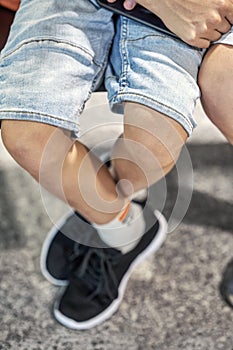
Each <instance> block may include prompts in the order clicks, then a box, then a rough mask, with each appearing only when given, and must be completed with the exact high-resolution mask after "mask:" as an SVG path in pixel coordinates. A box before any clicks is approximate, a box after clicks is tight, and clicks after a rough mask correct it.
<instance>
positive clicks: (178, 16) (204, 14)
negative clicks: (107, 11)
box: [108, 0, 233, 48]
mask: <svg viewBox="0 0 233 350" xmlns="http://www.w3.org/2000/svg"><path fill="white" fill-rule="evenodd" d="M108 1H109V2H110V3H113V2H115V1H116V0H108ZM136 3H138V4H140V5H142V6H144V7H146V8H147V9H148V10H150V11H151V12H153V13H155V14H156V15H157V16H159V17H160V18H161V19H162V20H163V22H164V23H165V25H166V26H167V27H168V28H169V29H170V30H171V31H172V32H174V33H175V34H176V35H177V36H178V37H180V38H181V39H182V40H183V41H184V42H186V43H187V44H189V45H193V46H196V47H199V48H207V47H209V46H210V43H211V42H212V41H216V40H218V39H219V38H220V37H221V36H222V34H223V33H227V32H228V31H229V30H230V27H231V24H232V23H233V0H204V1H203V0H185V1H184V0H136V1H134V0H125V2H124V6H125V8H126V9H128V10H131V9H133V8H134V6H135V5H136Z"/></svg>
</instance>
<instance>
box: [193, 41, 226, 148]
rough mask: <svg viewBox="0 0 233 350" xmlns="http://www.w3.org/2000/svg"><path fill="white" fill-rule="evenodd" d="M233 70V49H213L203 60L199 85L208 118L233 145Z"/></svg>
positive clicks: (220, 45) (224, 47)
mask: <svg viewBox="0 0 233 350" xmlns="http://www.w3.org/2000/svg"><path fill="white" fill-rule="evenodd" d="M232 67H233V47H232V46H230V45H222V44H217V45H213V46H212V47H211V48H210V49H209V50H208V52H207V53H206V55H205V57H204V59H203V62H202V65H201V68H200V72H199V77H198V84H199V86H200V88H201V92H202V95H201V101H202V105H203V108H204V110H205V112H206V114H207V116H208V117H209V118H210V120H211V121H212V122H213V123H214V124H215V125H216V126H217V128H218V129H219V130H220V131H221V132H222V133H223V135H224V136H225V137H226V139H227V140H228V141H229V143H230V144H232V145H233V101H232V91H233V69H232Z"/></svg>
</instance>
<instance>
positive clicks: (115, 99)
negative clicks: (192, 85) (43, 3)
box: [109, 91, 194, 134]
mask: <svg viewBox="0 0 233 350" xmlns="http://www.w3.org/2000/svg"><path fill="white" fill-rule="evenodd" d="M140 99H141V101H140V102H139V100H140ZM145 100H147V101H148V105H147V104H146V103H145ZM127 101H128V102H136V103H141V104H143V105H145V106H147V107H150V108H153V109H154V110H157V109H156V108H154V107H152V105H154V104H155V105H160V106H162V107H164V108H165V109H167V110H170V111H172V112H174V113H175V114H177V115H179V116H181V118H182V119H184V120H185V122H186V124H187V125H188V126H189V131H188V130H186V131H187V132H188V133H189V134H191V132H192V130H193V128H194V126H193V125H192V123H191V122H190V120H189V118H187V117H186V116H185V115H184V114H182V113H180V112H179V111H177V110H176V109H175V108H172V107H170V106H168V105H166V104H164V103H162V102H160V101H157V100H155V99H153V98H151V97H148V96H145V95H143V94H139V93H135V92H129V91H128V92H119V93H116V94H115V95H113V96H112V97H111V98H110V99H109V103H110V104H116V103H122V102H127ZM150 102H151V103H150ZM157 111H158V112H160V111H159V110H157ZM160 113H164V112H160ZM168 116H169V117H170V118H172V117H171V116H170V115H168ZM173 119H175V118H173ZM177 122H179V121H177Z"/></svg>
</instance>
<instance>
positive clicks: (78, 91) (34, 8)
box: [0, 0, 204, 136]
mask: <svg viewBox="0 0 233 350" xmlns="http://www.w3.org/2000/svg"><path fill="white" fill-rule="evenodd" d="M203 54H204V50H199V49H196V48H192V47H190V46H188V45H186V44H185V43H183V42H182V41H180V40H178V39H176V38H172V37H170V36H167V35H165V34H161V33H160V32H158V31H156V30H154V29H152V28H149V27H147V26H145V25H142V24H139V23H137V22H135V21H133V20H129V19H126V18H125V17H121V16H119V17H118V18H117V20H116V21H115V20H113V16H112V13H111V12H110V11H108V10H105V9H103V8H99V6H98V5H97V3H96V2H95V0H72V1H67V0H57V1H53V0H43V1H39V0H22V3H21V6H20V9H19V11H18V12H17V14H16V17H15V21H14V23H13V26H12V28H11V32H10V36H9V39H8V42H7V44H6V46H5V48H4V49H3V51H2V52H1V60H0V119H17V120H30V121H36V122H41V123H47V124H51V125H54V126H57V127H60V128H64V129H68V130H70V131H72V132H74V133H75V134H76V135H77V136H78V133H79V116H80V114H81V113H82V111H83V108H84V106H85V102H86V101H87V100H88V99H89V97H90V95H91V93H92V92H93V91H95V90H96V89H97V87H98V86H99V85H100V84H101V82H102V81H103V79H105V85H106V89H107V91H108V97H109V103H110V106H111V108H112V110H113V111H114V112H117V113H122V112H123V103H124V102H125V101H131V102H136V103H140V104H144V105H146V106H148V107H151V108H152V109H155V110H157V111H159V112H161V113H163V114H165V115H167V116H169V117H171V118H173V119H175V120H176V121H178V122H179V123H180V124H181V125H182V126H183V127H184V128H185V130H186V131H187V133H188V134H189V135H190V134H191V132H192V130H193V128H194V126H195V125H196V123H195V120H194V117H193V111H194V107H195V103H196V101H197V99H198V98H199V94H200V92H199V88H198V85H197V82H196V81H197V73H198V68H199V66H200V63H201V60H202V57H203Z"/></svg>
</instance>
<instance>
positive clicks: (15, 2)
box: [0, 0, 20, 11]
mask: <svg viewBox="0 0 233 350" xmlns="http://www.w3.org/2000/svg"><path fill="white" fill-rule="evenodd" d="M19 4H20V0H0V5H1V6H3V7H6V8H8V9H9V10H12V11H17V10H18V8H19Z"/></svg>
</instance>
